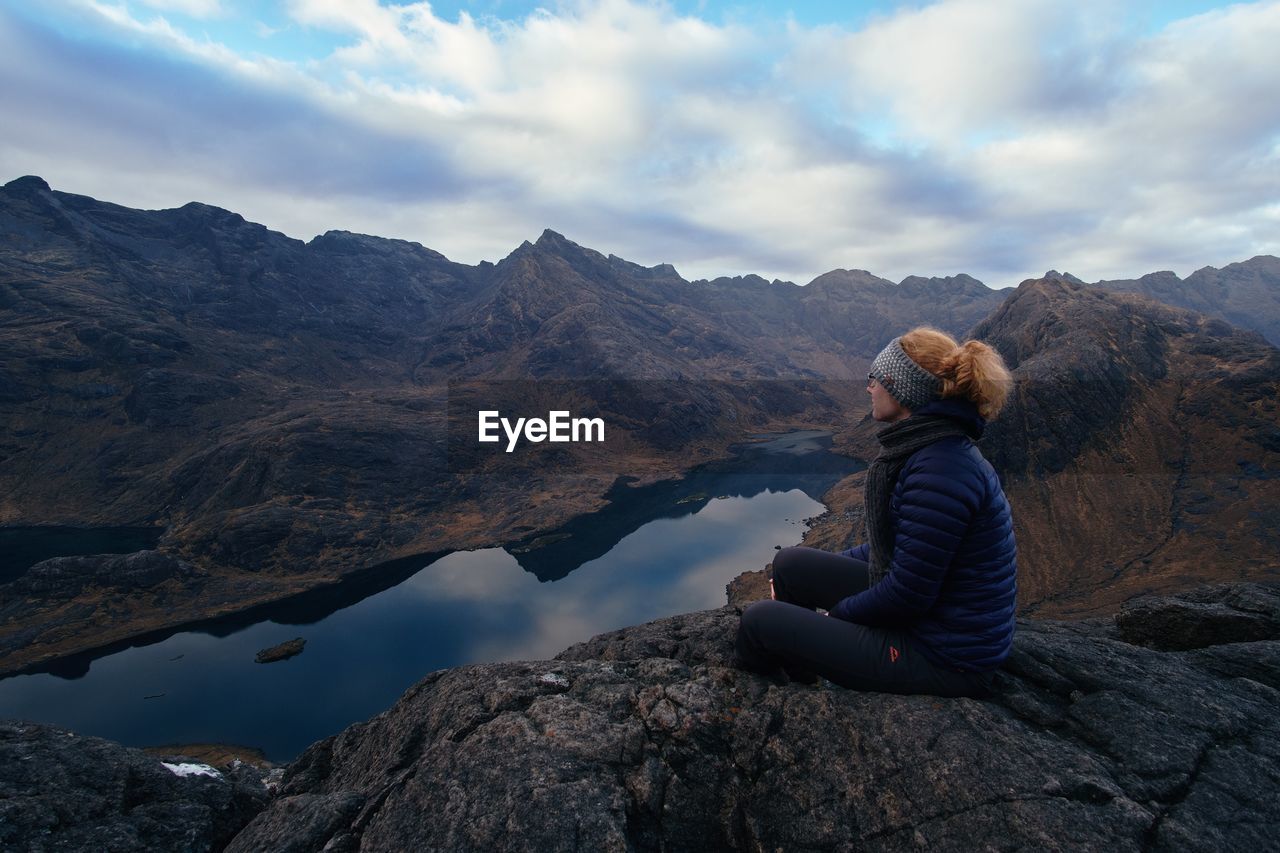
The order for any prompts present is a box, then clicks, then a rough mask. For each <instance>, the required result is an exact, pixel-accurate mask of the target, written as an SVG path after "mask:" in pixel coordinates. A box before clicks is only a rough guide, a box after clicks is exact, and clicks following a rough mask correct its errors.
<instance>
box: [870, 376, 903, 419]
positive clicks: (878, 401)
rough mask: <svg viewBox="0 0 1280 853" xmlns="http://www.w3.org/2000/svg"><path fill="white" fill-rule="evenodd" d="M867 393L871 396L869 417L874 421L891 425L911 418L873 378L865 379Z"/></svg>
mask: <svg viewBox="0 0 1280 853" xmlns="http://www.w3.org/2000/svg"><path fill="white" fill-rule="evenodd" d="M867 393H868V394H870V395H871V417H873V418H875V419H876V420H878V421H881V422H883V423H893V422H895V421H900V420H903V419H904V418H909V417H911V412H910V411H909V410H908V409H905V408H903V406H902V404H901V403H899V402H898V401H897V400H895V399H893V395H892V394H890V393H889V392H888V391H886V390H884V386H883V385H881V384H880V383H879V382H877V381H876V380H875V379H874V378H871V377H868V378H867Z"/></svg>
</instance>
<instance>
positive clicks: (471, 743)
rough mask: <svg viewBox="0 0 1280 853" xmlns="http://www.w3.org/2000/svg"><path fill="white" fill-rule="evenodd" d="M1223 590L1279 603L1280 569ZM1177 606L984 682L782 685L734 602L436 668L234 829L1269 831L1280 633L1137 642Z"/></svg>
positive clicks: (670, 835)
mask: <svg viewBox="0 0 1280 853" xmlns="http://www.w3.org/2000/svg"><path fill="white" fill-rule="evenodd" d="M1206 595H1208V596H1209V599H1211V600H1212V601H1214V602H1217V603H1218V604H1220V605H1221V606H1222V607H1224V608H1228V609H1230V608H1237V609H1243V610H1245V611H1250V612H1252V611H1251V610H1250V609H1251V608H1255V607H1257V606H1259V605H1260V604H1261V605H1263V606H1264V609H1265V610H1266V612H1267V613H1269V614H1270V618H1275V616H1276V615H1277V610H1276V601H1277V597H1276V592H1275V590H1274V589H1270V590H1268V589H1266V588H1239V589H1236V590H1234V591H1232V590H1229V589H1228V590H1219V591H1217V592H1212V593H1206ZM1169 606H1177V605H1174V604H1170V605H1169ZM1184 609H1185V608H1184ZM1160 612H1161V609H1160V607H1159V606H1156V605H1155V603H1153V602H1148V603H1146V604H1144V605H1143V606H1142V607H1135V608H1133V609H1132V610H1131V611H1130V612H1129V613H1128V614H1127V615H1126V617H1125V618H1124V619H1123V620H1122V625H1123V628H1121V629H1117V627H1116V626H1115V625H1114V624H1113V623H1111V622H1110V621H1094V622H1083V623H1057V622H1026V621H1024V622H1021V623H1020V625H1019V632H1018V637H1017V640H1016V643H1015V649H1014V653H1013V655H1012V657H1011V658H1010V659H1009V661H1008V663H1007V665H1006V667H1005V668H1004V670H1003V671H1002V673H1001V675H1000V677H999V679H998V681H997V685H996V690H995V693H994V694H993V695H992V696H991V697H990V698H988V699H983V700H974V699H938V698H933V697H926V696H891V695H884V694H871V693H857V692H853V691H847V690H841V689H836V688H830V687H819V688H812V687H803V686H797V685H785V686H780V685H776V684H772V683H770V682H768V681H766V680H764V679H762V678H760V677H758V676H755V675H751V674H747V673H743V672H740V671H737V670H735V669H733V668H731V667H730V666H729V665H728V664H729V662H730V656H731V648H732V646H731V644H732V637H733V632H734V630H735V628H736V625H737V618H736V617H737V614H736V611H735V610H734V609H733V608H732V607H726V608H723V609H720V610H713V611H705V612H701V613H693V614H688V615H684V616H678V617H673V618H670V619H666V620H660V621H658V622H654V623H649V624H647V625H641V626H636V627H634V628H628V629H624V630H622V631H617V632H614V633H612V634H606V635H603V636H600V637H597V638H595V639H593V640H591V641H589V642H587V643H583V644H580V645H577V646H574V647H572V648H570V649H568V650H566V651H565V652H564V653H563V654H561V655H560V656H559V657H558V658H557V659H556V660H554V661H541V662H527V663H506V664H492V665H485V666H471V667H463V668H459V669H454V670H447V671H441V672H437V673H433V674H432V675H430V676H428V677H427V678H426V679H424V680H423V681H422V682H420V683H419V684H418V685H416V686H415V687H413V688H412V689H411V690H409V691H408V692H407V693H406V694H405V695H404V696H403V697H402V698H401V699H400V701H399V702H397V703H396V705H395V706H394V707H392V708H391V709H389V710H388V711H387V712H385V713H383V714H381V715H379V716H378V717H375V718H374V719H372V720H369V721H368V722H366V723H361V724H358V725H355V726H352V727H351V728H349V729H348V730H346V731H345V732H343V733H342V734H340V735H338V736H336V737H333V738H329V739H327V740H325V741H322V742H320V743H318V744H316V745H314V746H312V747H311V748H310V749H309V750H307V752H305V753H304V754H303V755H302V756H301V757H300V758H299V759H298V760H297V761H296V762H295V763H294V764H293V765H291V766H290V767H289V769H288V772H287V775H286V779H285V782H284V784H283V786H282V788H281V790H280V795H279V797H278V798H277V799H276V800H275V801H274V802H273V803H272V805H271V806H270V807H269V808H267V809H266V810H265V811H264V812H262V813H261V814H260V815H259V816H258V817H257V818H255V819H254V820H253V822H252V823H250V824H249V825H248V826H247V827H246V828H245V829H244V830H243V831H242V832H241V833H240V834H239V835H238V836H237V837H236V838H235V840H234V841H233V842H232V843H231V846H230V848H229V849H231V850H246V851H247V850H262V849H292V850H321V849H325V850H404V849H449V850H491V849H492V850H585V849H590V850H658V849H668V850H725V849H740V850H774V849H787V850H794V849H830V850H855V849H856V850H907V849H935V850H972V849H977V848H981V847H983V846H984V845H993V846H996V847H999V848H1001V849H1018V848H1023V849H1031V848H1034V849H1064V850H1095V849H1108V850H1179V851H1181V850H1206V851H1209V850H1215V851H1216V850H1223V849H1265V848H1267V847H1268V846H1269V845H1272V844H1273V843H1274V839H1275V838H1276V837H1277V834H1278V833H1280V801H1277V799H1276V796H1275V792H1276V790H1277V784H1278V783H1280V721H1278V720H1277V719H1276V716H1275V713H1274V711H1275V707H1276V703H1277V702H1278V701H1280V641H1277V640H1275V639H1266V640H1258V639H1253V635H1252V634H1250V635H1248V637H1247V638H1246V639H1247V640H1248V641H1246V642H1235V640H1236V639H1238V638H1237V637H1235V636H1233V635H1232V634H1231V632H1230V631H1229V630H1220V629H1214V632H1211V633H1212V636H1213V637H1214V640H1215V642H1216V643H1217V644H1216V645H1212V646H1208V647H1204V648H1200V649H1196V650H1193V651H1158V650H1154V649H1150V648H1144V647H1141V646H1137V645H1133V644H1132V643H1129V642H1126V641H1125V639H1124V638H1123V637H1124V636H1126V635H1128V636H1138V635H1144V632H1147V633H1150V632H1151V631H1156V632H1158V631H1159V630H1164V628H1163V627H1160V628H1158V627H1157V625H1155V624H1147V623H1146V621H1145V620H1147V619H1155V620H1157V624H1158V625H1160V626H1165V625H1167V623H1164V622H1160V621H1159V620H1160V619H1161V617H1160V616H1159V615H1158V614H1159V613H1160ZM1151 614H1156V615H1151ZM1220 615H1221V614H1208V617H1207V618H1209V619H1210V620H1214V621H1215V624H1217V625H1219V626H1222V625H1223V624H1225V623H1224V621H1223V620H1222V619H1220V618H1218V617H1219V616H1220ZM1182 619H1183V621H1182V623H1181V624H1182V625H1183V627H1184V628H1185V629H1186V630H1191V631H1195V630H1198V626H1199V627H1202V626H1200V623H1199V622H1198V621H1197V619H1196V616H1195V613H1194V612H1186V613H1184V615H1183V617H1182ZM1135 632H1136V633H1135Z"/></svg>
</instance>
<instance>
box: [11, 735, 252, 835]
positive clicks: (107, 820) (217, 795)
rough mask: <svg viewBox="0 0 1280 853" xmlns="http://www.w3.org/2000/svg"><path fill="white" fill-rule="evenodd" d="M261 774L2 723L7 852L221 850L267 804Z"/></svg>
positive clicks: (99, 740) (92, 739) (102, 741)
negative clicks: (162, 756) (165, 757)
mask: <svg viewBox="0 0 1280 853" xmlns="http://www.w3.org/2000/svg"><path fill="white" fill-rule="evenodd" d="M267 798H268V794H267V790H266V788H265V787H264V786H263V784H262V781H261V779H260V777H259V775H258V773H257V772H256V771H254V770H252V769H251V768H248V767H247V766H246V767H243V768H239V769H237V770H233V771H229V772H221V771H218V770H214V769H213V768H210V767H208V766H207V765H202V764H192V763H189V762H185V761H183V760H182V759H178V758H174V759H161V758H157V757H154V756H151V755H147V754H146V753H143V752H141V751H140V750H136V749H127V748H125V747H123V746H120V745H119V744H117V743H112V742H111V741H106V740H102V739H100V738H91V737H81V736H79V735H75V734H72V733H71V732H68V731H63V730H61V729H55V728H52V727H49V726H40V725H36V724H34V723H19V722H0V848H2V849H4V850H30V851H55V850H57V851H61V850H65V851H79V850H94V851H134V850H174V851H177V850H182V851H190V853H197V851H212V850H221V849H222V848H223V847H224V846H225V845H226V844H227V843H228V842H229V841H230V840H231V838H232V837H234V836H235V835H236V833H237V832H239V831H240V829H241V828H243V827H244V825H245V824H246V823H248V822H249V820H250V818H252V817H253V816H254V815H255V814H257V813H258V812H259V811H260V810H261V809H262V808H263V806H264V805H266V803H267Z"/></svg>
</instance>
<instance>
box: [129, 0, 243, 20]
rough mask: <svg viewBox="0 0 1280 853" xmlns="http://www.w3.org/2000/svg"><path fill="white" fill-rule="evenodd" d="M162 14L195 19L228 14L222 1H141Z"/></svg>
mask: <svg viewBox="0 0 1280 853" xmlns="http://www.w3.org/2000/svg"><path fill="white" fill-rule="evenodd" d="M141 2H142V3H143V4H144V5H147V6H150V7H151V8H152V9H159V10H160V11H162V12H180V13H182V14H184V15H190V16H191V17H193V18H216V17H220V16H222V15H225V14H226V10H225V9H223V8H222V3H221V0H141Z"/></svg>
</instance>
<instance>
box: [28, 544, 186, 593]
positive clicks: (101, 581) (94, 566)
mask: <svg viewBox="0 0 1280 853" xmlns="http://www.w3.org/2000/svg"><path fill="white" fill-rule="evenodd" d="M198 573H199V572H198V570H197V569H196V568H195V567H194V566H192V565H191V564H190V563H188V562H187V561H186V560H182V559H179V558H178V557H174V556H172V555H170V554H163V553H161V552H159V551H135V552H134V553H132V554H94V555H91V556H83V557H53V558H52V559H48V560H44V561H43V562H40V563H36V564H35V565H34V566H32V567H31V568H30V569H28V570H27V572H26V573H25V574H24V575H23V576H22V577H20V578H18V579H17V580H15V581H13V582H12V583H11V584H9V585H8V590H7V591H8V592H9V593H11V594H14V595H28V596H39V597H41V598H45V599H64V598H75V597H76V596H77V595H79V594H80V593H82V592H83V591H84V590H85V588H86V587H91V586H99V587H103V588H105V589H112V590H136V589H148V588H150V587H154V586H156V585H157V584H161V583H163V582H165V581H167V580H169V579H170V578H178V579H190V578H192V577H193V576H195V575H197V574H198Z"/></svg>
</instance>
